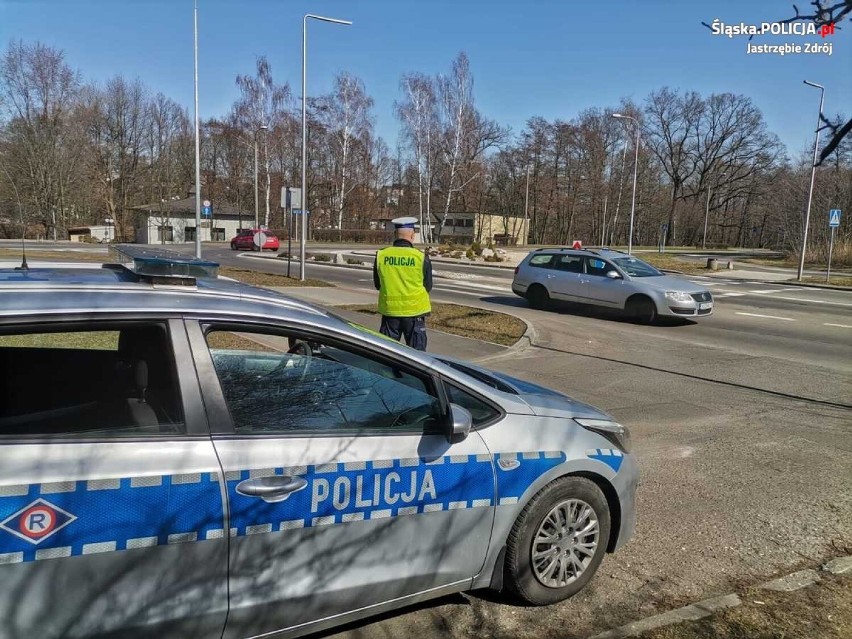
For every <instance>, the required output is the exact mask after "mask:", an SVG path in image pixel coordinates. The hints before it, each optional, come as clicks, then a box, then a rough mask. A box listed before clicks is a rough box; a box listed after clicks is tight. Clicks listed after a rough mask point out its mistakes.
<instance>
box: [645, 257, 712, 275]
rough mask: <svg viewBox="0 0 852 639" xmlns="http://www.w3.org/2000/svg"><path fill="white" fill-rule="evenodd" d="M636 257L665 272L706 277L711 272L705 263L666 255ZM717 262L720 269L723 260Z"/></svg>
mask: <svg viewBox="0 0 852 639" xmlns="http://www.w3.org/2000/svg"><path fill="white" fill-rule="evenodd" d="M636 257H638V258H639V259H640V260H642V261H644V262H648V264H650V265H651V266H656V267H657V268H659V269H662V270H665V271H680V272H681V273H689V274H690V275H706V274H707V273H712V272H713V271H711V270H710V269H708V268H707V267H706V262H704V263H703V264H702V263H701V262H691V261H687V260H682V259H679V258H677V257H676V256H674V255H668V254H666V253H642V254H641V255H636ZM719 262H720V269H721V268H722V266H721V265H723V264H724V262H725V260H724V259H721V260H719Z"/></svg>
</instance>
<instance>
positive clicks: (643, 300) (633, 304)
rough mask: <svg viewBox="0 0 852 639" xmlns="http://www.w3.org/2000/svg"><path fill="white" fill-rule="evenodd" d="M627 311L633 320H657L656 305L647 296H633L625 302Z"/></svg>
mask: <svg viewBox="0 0 852 639" xmlns="http://www.w3.org/2000/svg"><path fill="white" fill-rule="evenodd" d="M627 313H628V315H630V317H631V318H632V319H633V321H635V322H639V323H640V324H653V323H654V322H655V321H656V320H657V306H656V305H655V304H654V301H653V300H652V299H650V298H648V297H644V296H641V297H634V298H632V299H630V300H629V301H628V302H627Z"/></svg>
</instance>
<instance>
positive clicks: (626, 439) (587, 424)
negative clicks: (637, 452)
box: [574, 418, 630, 453]
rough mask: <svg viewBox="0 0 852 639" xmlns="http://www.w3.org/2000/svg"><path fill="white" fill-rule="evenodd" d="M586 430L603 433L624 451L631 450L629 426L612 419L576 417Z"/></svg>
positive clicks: (575, 419) (576, 420)
mask: <svg viewBox="0 0 852 639" xmlns="http://www.w3.org/2000/svg"><path fill="white" fill-rule="evenodd" d="M574 421H575V422H577V423H578V424H580V426H582V427H583V428H585V429H586V430H590V431H593V432H595V433H598V434H599V435H603V436H604V437H606V438H607V439H608V440H609V441H611V442H612V443H613V444H614V445H615V446H616V447H617V448H618V449H619V450H621V451H622V452H624V453H629V452H630V430H629V429H628V428H627V426H624V425H622V424H619V423H618V422H614V421H612V420H611V419H580V418H574Z"/></svg>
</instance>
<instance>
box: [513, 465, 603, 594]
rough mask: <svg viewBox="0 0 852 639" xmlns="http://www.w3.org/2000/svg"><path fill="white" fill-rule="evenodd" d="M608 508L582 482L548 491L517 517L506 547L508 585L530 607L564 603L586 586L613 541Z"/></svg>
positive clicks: (567, 481) (562, 482) (570, 480)
mask: <svg viewBox="0 0 852 639" xmlns="http://www.w3.org/2000/svg"><path fill="white" fill-rule="evenodd" d="M609 529H610V516H609V508H608V506H607V503H606V498H605V497H604V495H603V493H602V492H601V489H600V488H598V487H597V486H596V485H595V483H594V482H592V481H591V480H589V479H585V478H583V477H566V478H563V479H559V480H556V481H554V482H552V483H550V484H548V485H547V486H545V487H544V488H543V489H542V490H541V491H540V492H539V493H538V494H537V495H535V496H534V497H533V498H532V499H531V500H530V501H529V503H528V504H527V505H526V507H525V508H524V510H523V511H522V512H521V514H520V516H518V519H517V521H516V522H515V525H514V526H513V527H512V532H511V533H509V538H508V540H507V542H506V564H505V567H506V573H505V578H506V586H507V588H508V590H509V591H510V592H512V593H514V594H515V595H516V596H518V597H520V598H521V599H522V600H524V601H525V602H527V603H530V604H533V605H536V606H544V605H548V604H552V603H556V602H558V601H563V600H564V599H568V598H569V597H571V596H573V595H575V594H576V593H578V592H579V591H580V590H582V589H583V587H585V585H586V584H587V583H588V582H589V580H591V578H592V576H593V575H594V574H595V571H596V570H597V569H598V566H599V565H600V563H601V561H602V560H603V556H604V553H606V546H607V543H608V541H609Z"/></svg>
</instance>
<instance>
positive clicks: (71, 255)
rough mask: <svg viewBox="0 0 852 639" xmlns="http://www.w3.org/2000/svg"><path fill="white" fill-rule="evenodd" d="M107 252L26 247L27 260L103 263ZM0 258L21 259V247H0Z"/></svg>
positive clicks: (106, 257)
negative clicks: (48, 249) (46, 249)
mask: <svg viewBox="0 0 852 639" xmlns="http://www.w3.org/2000/svg"><path fill="white" fill-rule="evenodd" d="M108 256H109V254H108V253H105V252H103V253H101V252H94V251H44V250H38V249H36V250H32V249H29V248H28V249H27V259H28V260H56V261H62V262H98V263H99V264H103V263H104V262H106V261H107V260H108ZM0 259H2V260H16V261H20V259H21V249H20V247H19V248H14V249H13V248H2V249H0Z"/></svg>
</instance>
